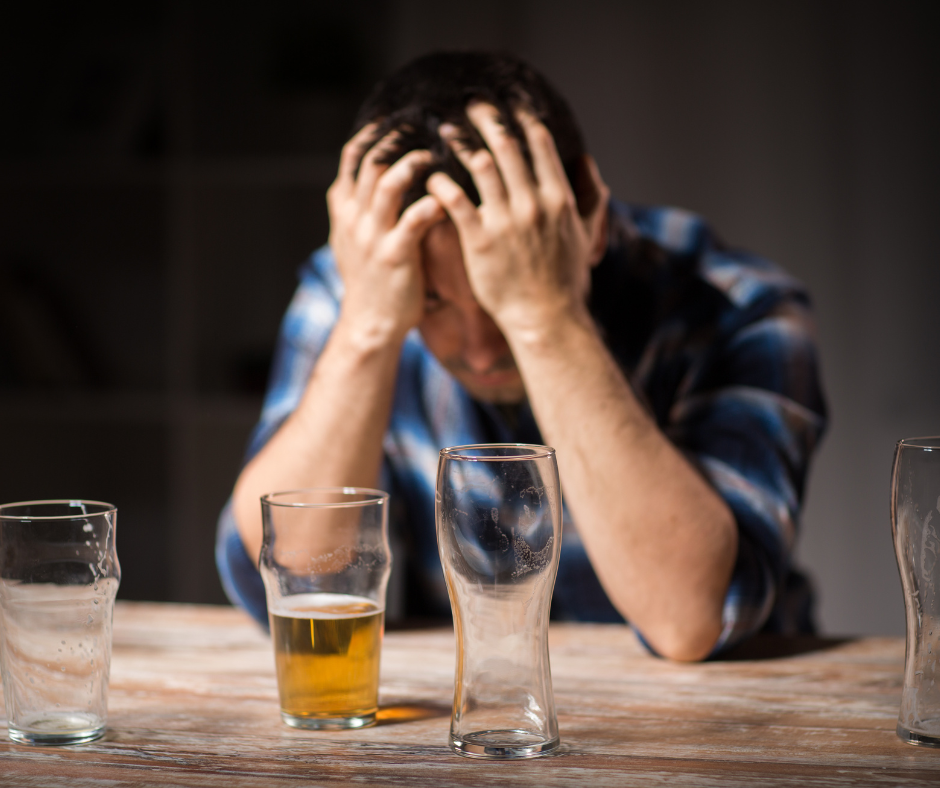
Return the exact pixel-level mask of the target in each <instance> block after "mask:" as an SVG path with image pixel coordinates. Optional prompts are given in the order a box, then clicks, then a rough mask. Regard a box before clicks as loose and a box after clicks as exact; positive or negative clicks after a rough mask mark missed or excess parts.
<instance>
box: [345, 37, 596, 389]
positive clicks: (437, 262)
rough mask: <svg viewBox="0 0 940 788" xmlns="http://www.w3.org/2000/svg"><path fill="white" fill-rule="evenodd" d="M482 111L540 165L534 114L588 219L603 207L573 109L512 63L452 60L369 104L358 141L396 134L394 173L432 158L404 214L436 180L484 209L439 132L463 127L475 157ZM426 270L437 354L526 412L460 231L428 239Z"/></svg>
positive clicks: (446, 227)
mask: <svg viewBox="0 0 940 788" xmlns="http://www.w3.org/2000/svg"><path fill="white" fill-rule="evenodd" d="M474 101H483V102H485V103H487V104H490V105H492V106H493V107H495V108H496V110H497V111H498V113H499V115H500V122H501V123H502V125H503V126H504V127H505V129H506V130H507V131H508V133H509V134H510V135H511V136H512V137H513V138H514V139H515V140H516V142H517V143H518V144H519V146H520V149H521V151H522V154H523V156H524V157H525V159H526V161H528V162H529V165H530V167H531V164H532V161H531V156H530V153H529V150H528V145H527V143H526V137H525V134H524V132H523V130H522V128H521V126H520V124H519V122H518V120H517V117H516V112H517V111H518V110H519V109H524V110H528V111H529V112H531V113H532V114H534V115H535V116H536V117H537V118H538V120H540V121H541V122H542V123H543V124H544V125H545V127H546V128H547V129H548V130H549V132H551V134H552V137H553V138H554V141H555V146H556V148H557V150H558V154H559V157H560V159H561V162H562V165H563V166H564V169H565V173H566V175H567V177H568V181H569V182H570V184H571V187H572V191H573V193H574V195H575V198H576V200H577V203H578V208H579V211H580V212H581V213H582V215H587V214H588V213H590V212H591V211H592V210H593V209H594V207H595V206H596V205H597V201H598V199H599V194H598V192H597V190H596V188H595V185H594V181H593V179H592V178H591V176H590V174H589V172H588V165H587V162H586V151H585V147H584V141H583V138H582V136H581V132H580V130H579V128H578V126H577V123H576V122H575V119H574V116H573V115H572V113H571V110H570V109H569V107H568V105H567V103H566V102H565V100H564V99H563V98H562V97H561V95H560V94H559V93H558V92H557V91H556V90H555V89H554V88H553V87H552V86H551V85H550V84H549V83H548V81H547V80H546V79H545V78H544V77H543V76H542V75H541V74H539V73H538V72H537V71H535V70H534V69H533V68H532V67H531V66H529V65H527V64H526V63H524V62H522V61H521V60H519V59H518V58H516V57H514V56H512V55H508V54H498V53H487V52H443V53H437V54H432V55H427V56H424V57H421V58H418V59H417V60H414V61H412V62H411V63H409V64H407V65H406V66H404V67H403V68H402V69H400V70H399V71H398V72H396V73H395V74H393V75H392V76H390V77H389V78H388V79H386V80H385V81H384V82H382V83H380V84H379V85H378V86H377V87H376V88H375V90H374V91H373V92H372V94H371V95H370V96H369V97H368V98H367V99H366V101H365V103H364V104H363V106H362V108H361V109H360V111H359V115H358V117H357V120H356V124H355V129H354V131H358V130H359V129H361V128H363V127H364V126H366V125H367V124H370V123H375V124H377V128H376V130H375V132H374V140H375V141H378V140H380V139H383V138H385V137H386V136H387V135H388V134H389V133H392V132H394V133H395V135H396V137H395V142H394V145H392V146H390V147H388V148H387V150H388V152H387V153H385V154H384V156H383V161H384V163H386V164H392V163H394V162H395V161H397V160H398V159H399V158H401V157H402V156H404V155H405V154H406V153H408V152H409V151H412V150H428V151H430V152H431V154H432V157H433V159H432V162H431V164H430V165H429V166H428V167H427V168H425V169H424V170H423V172H422V173H421V174H420V175H419V176H418V177H417V178H416V179H415V182H414V183H413V184H412V186H411V188H410V189H409V190H408V191H407V192H406V193H405V195H404V198H403V200H402V206H401V208H402V210H404V209H405V208H406V207H407V206H409V205H410V204H412V203H413V202H415V201H416V200H418V199H420V198H421V197H422V196H423V195H424V194H426V193H427V189H426V181H427V178H428V176H430V175H431V174H432V173H434V172H439V171H440V172H444V173H446V174H447V175H449V176H450V177H451V178H452V179H453V180H454V181H455V182H456V183H457V184H458V185H459V186H461V188H463V190H464V192H466V194H467V196H468V197H469V198H470V199H471V200H472V201H473V202H474V203H475V204H477V205H479V203H480V197H479V194H478V192H477V189H476V186H475V185H474V182H473V179H472V178H471V176H470V174H469V173H468V172H467V170H466V169H465V168H464V167H463V165H462V164H461V163H460V161H459V160H458V158H457V157H456V156H455V154H454V152H453V149H452V147H451V146H450V145H449V144H448V143H447V142H446V141H445V140H443V139H442V138H441V135H440V133H439V128H440V126H441V124H444V123H447V124H450V125H452V126H455V127H457V129H458V130H459V135H458V136H459V139H460V142H461V144H462V145H463V146H465V147H466V148H469V149H470V150H478V149H480V148H482V147H484V142H483V139H482V137H481V136H480V134H479V132H478V131H477V129H476V128H475V126H474V125H473V123H472V122H471V121H470V119H469V117H468V115H467V106H468V105H469V104H471V103H472V102H474ZM422 252H423V266H424V273H425V281H426V286H427V291H428V295H427V302H426V309H425V316H424V319H423V320H422V321H421V323H420V325H419V329H420V331H421V334H422V336H423V338H424V341H425V344H426V345H427V346H428V348H429V350H431V352H432V353H433V354H434V355H435V356H436V357H437V358H438V360H439V361H440V362H441V363H442V364H443V365H444V366H445V367H446V368H447V369H448V370H449V371H450V372H451V373H452V374H453V375H454V377H456V378H457V379H458V380H459V381H460V382H461V383H462V384H463V386H464V387H465V388H466V389H467V390H468V391H469V393H470V394H471V395H472V396H473V397H474V398H476V399H478V400H483V401H489V402H517V401H520V400H522V399H523V398H524V397H525V388H524V385H523V382H522V378H521V376H520V375H519V371H518V370H517V368H516V364H515V361H514V359H513V356H512V353H511V352H510V349H509V346H508V344H507V342H506V339H505V338H504V337H503V335H502V333H501V332H500V330H499V329H498V327H497V326H496V324H495V323H494V321H493V320H492V318H491V317H490V316H489V315H488V314H487V313H486V312H485V311H484V310H483V309H482V308H481V307H480V306H479V304H477V302H476V299H475V298H474V297H473V294H472V292H471V290H470V285H469V282H468V279H467V275H466V271H465V270H464V265H463V257H462V253H461V249H460V242H459V239H458V236H457V232H456V228H455V227H454V225H453V224H452V222H450V221H449V220H446V221H444V222H441V223H440V224H439V225H437V226H435V227H433V228H432V229H431V230H430V231H429V233H428V235H427V237H426V238H425V241H424V244H423V247H422Z"/></svg>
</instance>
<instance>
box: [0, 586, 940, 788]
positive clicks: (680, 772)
mask: <svg viewBox="0 0 940 788" xmlns="http://www.w3.org/2000/svg"><path fill="white" fill-rule="evenodd" d="M551 658H552V673H553V679H554V686H555V698H556V702H557V706H558V720H559V726H560V728H561V735H562V740H563V746H562V751H561V753H560V754H558V755H555V756H551V757H546V758H541V759H537V760H532V761H522V762H511V763H506V762H496V763H494V762H482V761H474V760H470V759H466V758H462V757H460V756H457V755H454V754H452V753H451V752H450V750H449V749H448V748H447V732H448V727H449V720H450V703H451V698H452V693H453V673H454V638H453V633H452V632H451V631H450V630H442V629H433V630H421V631H403V632H391V633H388V634H387V635H386V638H385V644H384V649H383V657H382V693H381V705H382V709H381V712H380V723H379V725H377V726H376V727H374V728H370V729H366V730H360V731H349V732H314V731H299V730H294V729H292V728H288V727H287V726H286V725H284V724H283V723H282V722H281V720H280V716H279V713H278V706H277V688H276V684H275V677H274V659H273V655H272V651H271V644H270V642H269V640H268V638H267V636H266V635H264V634H263V633H262V632H260V631H259V630H258V628H257V627H256V626H255V625H254V624H253V623H252V622H251V621H250V620H249V619H248V618H247V617H246V616H244V615H243V614H242V613H241V612H240V611H237V610H234V609H231V608H222V607H203V606H190V605H164V604H159V605H158V604H141V603H119V604H118V606H117V609H116V611H115V624H114V655H113V659H112V670H111V694H110V702H109V712H110V719H109V730H108V734H107V736H106V738H105V739H103V740H101V741H98V742H95V743H93V744H88V745H82V746H78V747H71V748H65V747H60V748H38V747H28V746H23V745H17V744H13V743H12V742H10V741H8V740H5V741H3V742H2V743H0V785H3V786H7V785H10V786H37V787H38V786H43V788H46V787H47V786H48V787H49V788H56V787H58V786H62V787H63V788H64V787H65V786H69V787H70V788H84V787H85V786H104V785H107V786H112V787H113V788H117V787H118V786H226V788H235V787H236V786H259V787H260V786H266V787H267V786H272V785H274V786H295V785H296V786H300V785H349V784H360V785H376V784H379V785H383V784H384V785H388V784H395V785H402V786H434V788H447V787H448V786H476V785H500V786H523V785H533V784H538V785H542V786H556V785H558V786H563V785H591V786H634V785H643V786H656V785H669V786H705V787H706V788H707V787H708V786H754V785H767V786H832V787H837V786H850V785H851V786H857V785H872V786H925V785H931V786H937V785H940V750H929V749H922V748H917V747H912V746H910V745H906V744H903V743H902V742H901V741H899V740H898V738H897V736H896V735H895V733H894V727H895V723H896V720H897V712H898V705H899V702H900V686H901V670H902V665H903V659H904V644H903V642H902V641H901V640H900V639H893V638H888V639H885V638H863V639H854V640H842V641H835V640H829V641H826V640H811V639H804V640H799V641H789V640H780V639H778V640H773V639H767V638H765V639H759V640H757V641H755V642H753V643H752V644H750V645H749V646H748V647H746V648H744V649H741V650H739V651H738V652H737V653H735V654H732V655H731V656H730V658H729V659H727V660H722V661H716V662H709V663H704V664H698V665H678V664H673V663H669V662H665V661H663V660H659V659H656V658H654V657H651V656H649V655H648V654H646V653H645V652H644V650H643V649H642V647H641V646H640V645H639V643H638V642H637V640H636V638H635V637H634V636H633V634H632V632H631V631H630V630H629V629H628V628H626V627H623V626H614V625H611V626H608V625H583V624H582V625H578V624H565V625H553V627H552V632H551Z"/></svg>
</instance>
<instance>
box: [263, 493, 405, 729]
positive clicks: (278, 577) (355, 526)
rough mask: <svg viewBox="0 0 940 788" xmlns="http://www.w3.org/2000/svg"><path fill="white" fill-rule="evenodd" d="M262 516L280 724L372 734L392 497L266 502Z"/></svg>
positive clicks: (305, 496) (293, 496)
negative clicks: (367, 728) (369, 730)
mask: <svg viewBox="0 0 940 788" xmlns="http://www.w3.org/2000/svg"><path fill="white" fill-rule="evenodd" d="M261 509H262V516H263V520H264V541H263V543H262V547H261V560H260V568H261V576H262V578H263V579H264V586H265V592H266V596H267V603H268V618H269V621H270V624H271V639H272V641H273V643H274V659H275V663H276V666H277V686H278V693H279V695H280V702H281V718H282V719H283V720H284V722H286V723H287V724H288V725H290V726H292V727H295V728H312V729H340V728H362V727H365V726H368V725H374V724H375V715H376V712H377V711H378V697H379V656H380V653H381V647H382V633H383V630H384V624H385V590H386V586H387V585H388V577H389V573H390V571H391V564H392V559H391V552H390V550H389V546H388V493H385V492H382V491H381V490H370V489H365V488H361V487H323V488H313V489H306V490H294V491H291V492H278V493H270V494H268V495H265V496H263V497H262V498H261Z"/></svg>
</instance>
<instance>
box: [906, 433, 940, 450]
mask: <svg viewBox="0 0 940 788" xmlns="http://www.w3.org/2000/svg"><path fill="white" fill-rule="evenodd" d="M898 448H899V449H900V448H904V449H940V435H931V436H927V437H924V438H901V440H899V441H898Z"/></svg>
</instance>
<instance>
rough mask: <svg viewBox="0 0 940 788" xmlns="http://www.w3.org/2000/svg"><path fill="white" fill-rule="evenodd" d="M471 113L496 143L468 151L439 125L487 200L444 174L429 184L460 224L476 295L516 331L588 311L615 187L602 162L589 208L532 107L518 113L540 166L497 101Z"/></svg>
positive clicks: (495, 316) (485, 136) (501, 322)
mask: <svg viewBox="0 0 940 788" xmlns="http://www.w3.org/2000/svg"><path fill="white" fill-rule="evenodd" d="M467 115H468V117H469V118H470V120H471V122H472V123H473V124H474V125H475V126H476V128H477V129H478V130H479V132H480V134H481V136H482V137H483V139H484V141H485V142H486V145H487V146H488V149H487V148H481V149H480V150H476V151H471V150H469V149H468V148H467V147H466V146H465V145H462V144H461V143H460V142H459V140H458V139H457V135H458V130H457V129H456V128H455V127H453V126H451V125H449V124H443V125H442V126H441V136H442V137H443V138H444V139H445V140H446V141H447V142H448V143H449V144H450V145H451V147H452V149H453V150H454V152H455V154H456V155H457V157H458V158H459V159H460V161H461V163H462V164H463V165H464V166H465V167H466V168H467V170H468V171H469V172H470V174H471V176H472V177H473V181H474V183H475V184H476V187H477V190H478V191H479V193H480V200H481V203H480V206H479V207H476V206H474V204H473V203H472V202H471V200H470V199H469V198H468V197H467V195H466V194H465V193H464V191H463V189H461V188H460V186H458V185H457V184H456V183H455V182H454V181H453V180H452V179H451V178H449V177H448V176H447V175H445V174H444V173H435V174H433V175H432V176H431V177H430V178H429V179H428V191H429V192H430V193H431V194H433V195H434V196H435V197H436V198H437V199H438V201H439V202H440V203H441V204H442V205H443V206H444V208H445V210H446V211H447V213H448V214H449V215H450V217H451V219H452V220H453V222H454V224H455V225H456V227H457V232H458V234H459V236H460V246H461V250H462V252H463V256H464V266H465V268H466V271H467V277H468V279H469V281H470V286H471V288H472V290H473V293H474V296H475V297H476V299H477V301H478V302H479V304H480V306H481V307H482V308H483V309H484V310H485V311H486V312H488V313H489V315H490V316H491V317H492V318H493V320H494V321H495V322H496V324H497V325H498V326H499V327H500V329H502V331H503V332H504V333H505V334H506V336H507V338H508V339H511V338H512V336H513V335H514V334H515V333H516V332H518V331H523V332H531V331H535V332H538V331H539V330H540V329H542V328H544V327H546V326H550V325H553V324H557V322H558V320H559V319H560V318H565V317H576V318H579V317H581V316H583V315H584V313H585V309H586V305H585V301H586V296H587V292H588V285H589V274H590V267H591V265H592V264H594V263H596V262H597V261H598V260H599V259H600V256H601V255H602V254H603V250H604V247H605V241H606V238H605V237H603V236H604V231H603V227H604V221H603V220H604V217H605V216H606V211H607V198H608V194H609V192H608V189H607V186H606V185H605V184H604V183H603V181H602V180H601V179H600V175H599V174H598V172H597V168H596V166H595V164H594V161H593V160H592V159H590V157H586V159H587V161H586V164H587V167H588V171H589V173H590V176H591V179H592V180H593V182H594V184H593V187H594V189H595V190H596V193H597V196H598V197H599V199H597V200H595V201H593V202H594V204H593V206H592V210H591V211H590V213H588V214H587V215H586V216H582V215H580V214H579V213H578V206H577V203H576V200H575V196H574V192H573V191H572V188H571V185H570V184H569V182H568V178H567V176H566V174H565V170H564V167H563V166H562V162H561V159H560V157H559V155H558V151H557V149H556V147H555V141H554V140H553V139H552V135H551V133H550V132H549V131H548V129H547V128H546V127H545V126H544V125H543V124H542V123H541V122H539V120H538V119H537V118H536V117H535V116H534V115H532V114H531V113H530V112H527V111H525V110H520V111H519V112H518V113H517V115H516V117H517V120H518V121H519V123H520V125H521V126H522V129H523V131H524V133H525V136H526V141H527V142H528V146H529V151H530V153H531V156H532V167H529V165H528V163H527V162H526V160H525V157H524V156H523V154H522V151H521V150H520V147H519V144H518V142H517V141H516V140H515V139H514V138H513V137H512V136H511V135H510V134H509V133H508V132H507V130H506V128H505V127H504V126H503V124H502V122H501V121H500V119H499V114H498V112H497V110H496V109H495V107H492V106H491V105H489V104H484V103H474V104H471V105H470V106H469V107H468V108H467Z"/></svg>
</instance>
